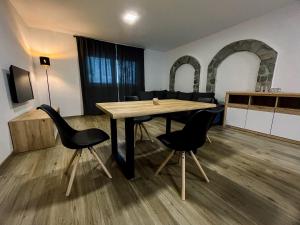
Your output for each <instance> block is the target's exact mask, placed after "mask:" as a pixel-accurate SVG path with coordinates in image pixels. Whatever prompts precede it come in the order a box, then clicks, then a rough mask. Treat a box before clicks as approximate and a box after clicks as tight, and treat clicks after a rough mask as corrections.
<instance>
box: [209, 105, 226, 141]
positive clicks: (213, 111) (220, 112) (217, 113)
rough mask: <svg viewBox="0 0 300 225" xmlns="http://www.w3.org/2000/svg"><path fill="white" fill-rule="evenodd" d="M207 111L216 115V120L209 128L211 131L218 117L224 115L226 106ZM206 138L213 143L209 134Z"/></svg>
mask: <svg viewBox="0 0 300 225" xmlns="http://www.w3.org/2000/svg"><path fill="white" fill-rule="evenodd" d="M206 111H208V112H212V113H213V114H214V118H213V120H212V121H211V124H210V126H209V129H210V128H211V127H212V126H213V125H214V121H215V119H216V117H217V116H218V115H222V113H224V106H217V107H215V108H211V109H207V110H206ZM206 138H207V140H208V142H209V143H212V140H211V138H210V136H209V135H208V134H207V135H206Z"/></svg>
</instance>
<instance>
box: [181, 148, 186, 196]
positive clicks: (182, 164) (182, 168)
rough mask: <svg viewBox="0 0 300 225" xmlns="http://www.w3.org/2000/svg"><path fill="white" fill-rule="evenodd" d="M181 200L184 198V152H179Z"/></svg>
mask: <svg viewBox="0 0 300 225" xmlns="http://www.w3.org/2000/svg"><path fill="white" fill-rule="evenodd" d="M181 200H185V152H182V154H181Z"/></svg>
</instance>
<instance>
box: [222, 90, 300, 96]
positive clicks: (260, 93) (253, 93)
mask: <svg viewBox="0 0 300 225" xmlns="http://www.w3.org/2000/svg"><path fill="white" fill-rule="evenodd" d="M226 94H227V95H248V96H274V97H277V96H279V97H300V93H296V92H294V93H293V92H277V93H272V92H234V91H228V92H226Z"/></svg>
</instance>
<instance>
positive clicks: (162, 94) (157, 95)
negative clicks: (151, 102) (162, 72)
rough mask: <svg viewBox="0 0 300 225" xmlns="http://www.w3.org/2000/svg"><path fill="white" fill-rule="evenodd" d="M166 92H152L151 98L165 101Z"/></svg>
mask: <svg viewBox="0 0 300 225" xmlns="http://www.w3.org/2000/svg"><path fill="white" fill-rule="evenodd" d="M167 93H168V91H167V90H163V91H153V97H154V98H158V99H166V97H167Z"/></svg>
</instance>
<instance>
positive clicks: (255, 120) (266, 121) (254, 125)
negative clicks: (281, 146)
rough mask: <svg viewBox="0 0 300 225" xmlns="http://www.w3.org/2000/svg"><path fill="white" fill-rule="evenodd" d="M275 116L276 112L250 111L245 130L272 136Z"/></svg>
mask: <svg viewBox="0 0 300 225" xmlns="http://www.w3.org/2000/svg"><path fill="white" fill-rule="evenodd" d="M273 116H274V112H263V111H256V110H248V114H247V120H246V126H245V128H246V129H248V130H253V131H257V132H261V133H265V134H270V133H271V127H272V120H273Z"/></svg>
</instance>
